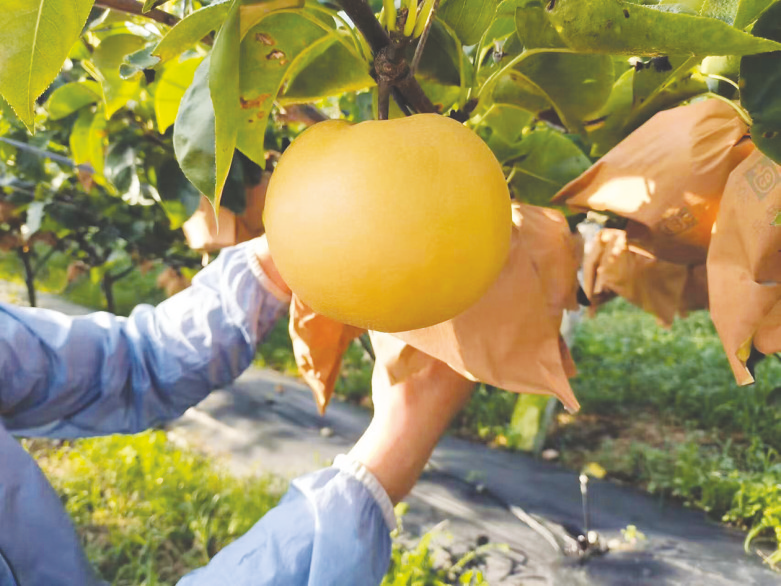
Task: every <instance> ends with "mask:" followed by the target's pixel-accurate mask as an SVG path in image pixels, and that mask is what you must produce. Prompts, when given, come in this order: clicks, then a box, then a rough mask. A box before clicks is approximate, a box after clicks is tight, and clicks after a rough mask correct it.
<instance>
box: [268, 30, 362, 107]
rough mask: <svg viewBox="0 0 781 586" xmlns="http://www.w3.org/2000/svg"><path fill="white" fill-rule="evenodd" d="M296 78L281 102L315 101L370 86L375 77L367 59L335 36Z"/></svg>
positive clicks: (294, 75)
mask: <svg viewBox="0 0 781 586" xmlns="http://www.w3.org/2000/svg"><path fill="white" fill-rule="evenodd" d="M323 49H324V50H323V51H322V53H319V54H318V55H317V56H315V57H314V58H313V59H311V61H310V62H309V63H307V64H306V65H305V66H304V67H303V68H302V69H301V70H299V71H297V72H296V73H293V74H292V79H291V80H290V83H289V85H288V87H287V90H285V93H284V94H283V96H282V97H281V99H280V103H282V104H289V103H294V102H299V103H300V102H315V101H317V100H321V99H323V98H326V97H329V96H335V95H338V94H343V93H347V92H354V91H358V90H363V89H367V88H370V87H372V86H373V85H374V83H375V82H374V80H373V79H372V78H371V76H369V68H368V66H367V65H366V62H365V61H364V60H363V59H360V58H359V57H358V56H357V55H356V53H355V52H352V51H350V50H349V49H348V48H347V47H346V46H345V44H343V43H340V42H339V41H337V39H336V38H334V39H333V40H332V41H331V42H330V44H323Z"/></svg>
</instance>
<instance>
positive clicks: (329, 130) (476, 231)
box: [264, 114, 521, 332]
mask: <svg viewBox="0 0 781 586" xmlns="http://www.w3.org/2000/svg"><path fill="white" fill-rule="evenodd" d="M264 213H265V215H264V224H265V226H266V230H267V236H268V243H269V249H270V251H271V255H272V256H273V258H274V262H275V263H276V265H277V267H278V269H279V272H280V274H281V275H282V277H283V278H284V279H285V281H286V282H287V283H288V285H289V286H290V288H291V289H292V290H293V291H294V292H295V293H296V294H297V295H298V296H299V297H300V298H301V300H302V301H303V302H304V303H306V304H307V305H309V306H310V307H311V308H312V309H314V310H315V311H316V312H318V313H320V314H322V315H325V316H327V317H330V318H332V319H335V320H337V321H340V322H343V323H346V324H350V325H353V326H358V327H362V328H367V329H372V330H377V331H382V332H399V331H405V330H412V329H418V328H423V327H427V326H431V325H434V324H437V323H440V322H443V321H446V320H448V319H450V318H452V317H454V316H456V315H457V314H459V313H461V312H462V311H464V310H465V309H466V308H468V307H469V306H470V305H472V304H473V303H474V302H476V301H477V300H478V299H479V298H480V297H481V296H482V295H483V294H484V293H485V292H486V290H487V289H488V288H489V287H490V286H491V284H492V283H493V282H494V280H495V279H496V277H497V276H498V275H499V272H500V271H501V270H502V266H503V265H504V263H505V261H506V260H507V255H508V252H509V247H510V231H511V226H512V220H511V212H510V194H509V192H508V189H507V184H506V182H505V178H504V175H503V173H502V169H501V166H500V165H499V162H498V161H497V160H496V158H495V157H494V155H493V153H492V152H491V151H490V149H489V148H488V147H487V146H486V145H485V143H484V142H483V141H482V140H481V139H480V138H479V137H478V136H477V135H476V134H475V133H473V132H472V131H471V130H469V129H467V128H466V127H464V126H463V125H462V124H459V123H458V122H456V121H455V120H452V119H450V118H446V117H444V116H439V115H436V114H419V115H416V116H410V117H408V118H400V119H395V120H383V121H369V122H362V123H360V124H355V125H351V124H349V123H347V122H345V121H340V120H331V121H327V122H321V123H320V124H316V125H315V126H313V127H311V128H310V129H308V130H307V131H305V132H304V133H303V134H301V136H299V137H298V138H297V139H296V140H295V141H294V142H293V144H292V145H291V146H290V147H289V148H288V149H287V151H285V153H284V154H283V155H282V157H281V158H280V160H279V163H278V164H277V167H276V170H275V171H274V173H273V175H272V177H271V182H270V183H269V188H268V193H267V199H266V208H265V212H264ZM520 302H521V301H520V300H519V303H520Z"/></svg>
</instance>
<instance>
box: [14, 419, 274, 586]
mask: <svg viewBox="0 0 781 586" xmlns="http://www.w3.org/2000/svg"><path fill="white" fill-rule="evenodd" d="M26 447H27V448H28V450H30V451H31V453H32V454H33V455H34V456H36V459H37V461H38V463H39V464H40V465H41V468H42V469H43V470H44V472H45V473H46V475H47V476H48V477H49V479H50V480H51V482H52V484H53V485H54V487H55V489H56V490H57V492H58V493H59V494H60V495H61V497H62V500H63V502H64V504H65V508H66V509H67V511H68V513H69V514H70V515H71V517H72V518H73V520H74V522H75V524H76V526H77V528H78V531H79V534H80V536H81V538H82V540H83V543H84V545H85V548H86V551H87V555H88V556H89V558H90V560H91V561H92V563H93V564H94V565H95V567H96V568H97V569H98V571H99V573H100V575H101V576H102V577H103V579H105V580H107V581H108V582H110V583H111V584H113V585H115V586H139V585H141V586H151V585H157V586H166V585H173V584H175V583H176V581H177V580H178V579H179V578H180V577H181V576H182V575H184V574H185V573H187V571H189V570H190V569H193V568H196V567H199V566H202V565H204V564H206V563H207V562H208V561H209V559H210V558H211V557H212V556H213V555H214V554H215V553H216V552H217V551H219V550H220V549H221V548H222V547H224V546H225V545H227V544H228V543H230V542H231V541H233V540H234V539H236V538H237V537H239V536H241V535H242V534H244V533H245V532H246V531H247V530H249V529H250V527H252V525H253V524H254V523H255V522H256V521H257V520H258V519H259V518H260V517H261V516H263V514H265V513H266V512H267V511H268V510H269V509H271V508H272V507H274V506H275V505H276V503H277V501H278V500H279V498H280V496H281V495H282V493H283V490H284V485H283V483H282V482H281V481H280V480H279V479H277V478H273V477H270V476H269V477H262V478H248V479H238V478H235V477H233V476H231V475H229V474H227V473H226V472H225V471H224V470H222V469H221V468H220V467H219V466H217V465H216V464H215V463H214V462H212V461H210V460H208V459H206V458H204V457H202V456H200V455H198V454H196V453H194V452H192V451H187V450H180V449H177V448H176V447H175V446H173V445H172V444H171V443H170V442H169V441H168V440H167V439H166V436H165V434H164V433H162V432H148V433H143V434H139V435H135V436H112V437H106V438H98V439H87V440H79V441H76V442H73V443H65V444H63V445H62V446H60V447H56V448H52V446H51V444H50V443H43V442H26Z"/></svg>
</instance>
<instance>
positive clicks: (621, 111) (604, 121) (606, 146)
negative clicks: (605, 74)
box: [586, 69, 635, 157]
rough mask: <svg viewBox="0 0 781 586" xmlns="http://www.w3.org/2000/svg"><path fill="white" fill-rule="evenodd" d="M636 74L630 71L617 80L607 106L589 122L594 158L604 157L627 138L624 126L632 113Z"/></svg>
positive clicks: (632, 70) (589, 134)
mask: <svg viewBox="0 0 781 586" xmlns="http://www.w3.org/2000/svg"><path fill="white" fill-rule="evenodd" d="M634 73H635V71H634V69H629V70H627V71H625V72H624V73H623V74H622V75H621V77H619V78H618V79H617V80H616V82H615V83H614V84H613V90H612V91H611V92H610V97H609V98H608V100H607V102H606V103H605V105H604V106H603V107H602V109H601V110H600V111H599V112H597V113H596V114H595V115H594V117H593V118H592V119H591V120H590V121H588V122H587V124H586V130H587V131H588V137H589V142H591V153H590V154H591V156H592V157H601V156H603V155H604V154H605V153H607V152H608V151H609V150H610V149H612V148H613V147H614V146H616V145H617V144H618V143H619V142H621V141H622V140H623V139H624V137H625V136H626V133H625V132H624V126H625V125H626V121H627V119H628V118H629V115H630V113H631V112H632V97H633V94H632V85H633V82H634Z"/></svg>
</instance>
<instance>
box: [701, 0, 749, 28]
mask: <svg viewBox="0 0 781 586" xmlns="http://www.w3.org/2000/svg"><path fill="white" fill-rule="evenodd" d="M739 3H740V0H705V1H704V2H703V3H702V7H701V8H700V12H699V14H700V16H707V17H708V18H718V19H719V20H723V21H724V22H726V23H727V24H732V23H733V22H734V21H735V15H736V14H737V12H738V5H739Z"/></svg>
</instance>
